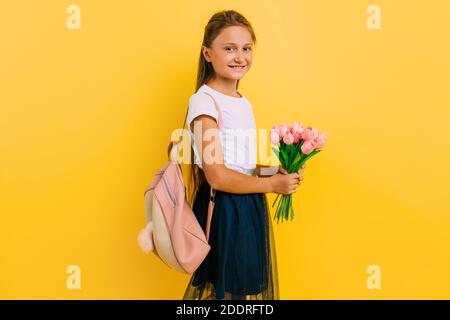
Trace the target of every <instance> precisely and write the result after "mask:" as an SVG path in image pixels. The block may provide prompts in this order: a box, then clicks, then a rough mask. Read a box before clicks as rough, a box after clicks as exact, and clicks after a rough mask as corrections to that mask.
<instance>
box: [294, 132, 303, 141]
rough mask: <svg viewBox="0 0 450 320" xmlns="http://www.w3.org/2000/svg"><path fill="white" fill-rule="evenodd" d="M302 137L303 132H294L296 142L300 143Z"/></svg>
mask: <svg viewBox="0 0 450 320" xmlns="http://www.w3.org/2000/svg"><path fill="white" fill-rule="evenodd" d="M301 139H302V134H301V133H297V134H294V143H299V141H300V140H301Z"/></svg>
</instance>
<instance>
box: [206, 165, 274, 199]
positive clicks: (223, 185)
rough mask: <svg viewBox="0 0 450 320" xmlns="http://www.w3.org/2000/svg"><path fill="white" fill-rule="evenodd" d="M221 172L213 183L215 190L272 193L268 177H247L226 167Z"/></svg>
mask: <svg viewBox="0 0 450 320" xmlns="http://www.w3.org/2000/svg"><path fill="white" fill-rule="evenodd" d="M222 171H223V172H221V174H220V177H219V178H218V179H215V181H214V183H213V184H214V186H215V187H214V186H213V188H214V189H216V190H220V191H225V192H230V193H268V192H273V187H272V184H271V179H270V177H258V176H249V175H246V174H244V173H241V172H238V171H235V170H232V169H229V168H227V167H223V168H222Z"/></svg>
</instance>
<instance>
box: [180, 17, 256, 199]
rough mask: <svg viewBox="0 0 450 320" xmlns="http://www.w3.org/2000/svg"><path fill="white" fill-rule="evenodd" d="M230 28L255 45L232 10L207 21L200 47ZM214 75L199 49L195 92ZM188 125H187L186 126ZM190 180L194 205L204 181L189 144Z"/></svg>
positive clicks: (253, 33) (244, 19)
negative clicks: (243, 33) (238, 29)
mask: <svg viewBox="0 0 450 320" xmlns="http://www.w3.org/2000/svg"><path fill="white" fill-rule="evenodd" d="M231 26H242V27H245V28H247V29H248V31H249V32H250V34H251V36H252V40H253V43H254V44H255V45H256V36H255V32H254V31H253V28H252V26H251V24H250V22H248V20H247V19H246V18H245V17H244V16H243V15H242V14H240V13H239V12H236V11H234V10H224V11H219V12H216V13H215V14H214V15H213V16H212V17H211V18H210V19H209V21H208V24H207V25H206V27H205V32H204V35H203V43H202V46H205V47H207V48H211V45H212V43H213V41H214V39H215V38H216V37H217V36H218V35H219V34H220V33H221V32H222V30H223V29H225V28H227V27H231ZM213 75H214V69H213V66H212V64H211V62H208V61H207V60H206V59H205V57H204V55H203V52H202V49H200V57H199V62H198V73H197V84H196V88H195V92H197V91H198V89H199V88H200V87H201V86H202V85H204V84H205V83H207V82H208V81H209V80H210V79H211V78H212V77H213ZM238 88H239V80H238V81H237V83H236V90H237V89H238ZM188 125H189V124H188ZM190 169H191V170H190V180H189V189H190V191H191V192H190V193H191V197H190V203H191V205H193V204H194V200H195V196H196V194H197V191H198V189H199V187H200V185H201V184H202V183H203V182H204V181H205V180H206V177H205V174H204V172H203V170H201V169H200V168H199V167H198V166H197V165H196V164H195V162H194V150H193V148H192V144H191V163H190Z"/></svg>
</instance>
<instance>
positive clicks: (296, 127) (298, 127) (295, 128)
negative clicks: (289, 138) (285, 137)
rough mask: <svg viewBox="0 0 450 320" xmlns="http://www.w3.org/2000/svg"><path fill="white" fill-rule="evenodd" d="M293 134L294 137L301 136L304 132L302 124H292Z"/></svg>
mask: <svg viewBox="0 0 450 320" xmlns="http://www.w3.org/2000/svg"><path fill="white" fill-rule="evenodd" d="M291 132H292V134H293V135H294V136H296V135H298V134H301V133H302V132H303V127H302V124H301V123H300V122H294V123H293V124H292V128H291Z"/></svg>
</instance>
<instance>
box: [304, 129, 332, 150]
mask: <svg viewBox="0 0 450 320" xmlns="http://www.w3.org/2000/svg"><path fill="white" fill-rule="evenodd" d="M314 129H315V130H314ZM310 136H312V139H309V140H305V141H304V142H303V144H302V148H301V149H302V152H303V153H304V154H310V153H311V152H312V151H313V150H317V149H320V148H322V147H323V146H324V145H325V143H326V138H327V135H326V133H325V132H322V133H321V134H320V135H319V134H318V133H317V129H316V128H313V130H311V133H310Z"/></svg>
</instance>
